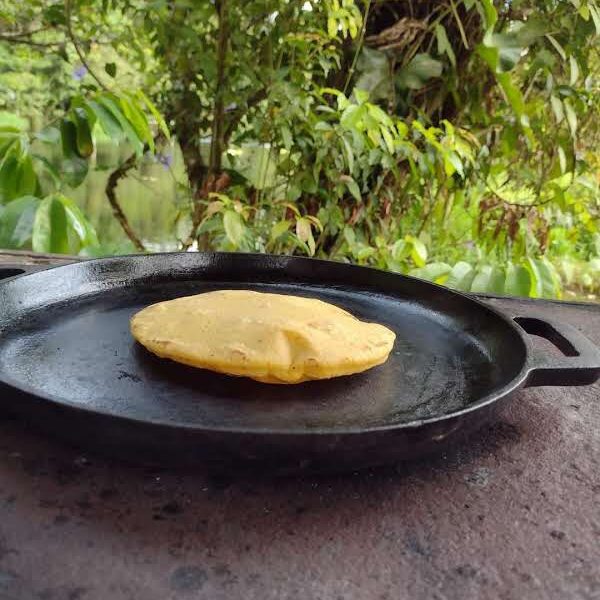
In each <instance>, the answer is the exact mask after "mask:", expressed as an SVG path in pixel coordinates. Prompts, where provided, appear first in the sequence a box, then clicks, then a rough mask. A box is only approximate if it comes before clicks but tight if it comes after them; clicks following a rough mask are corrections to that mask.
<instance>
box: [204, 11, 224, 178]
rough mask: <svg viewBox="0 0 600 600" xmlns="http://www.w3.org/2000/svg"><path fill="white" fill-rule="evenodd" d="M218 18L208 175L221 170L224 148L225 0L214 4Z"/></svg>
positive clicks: (215, 173)
mask: <svg viewBox="0 0 600 600" xmlns="http://www.w3.org/2000/svg"><path fill="white" fill-rule="evenodd" d="M216 8H217V12H218V16H219V34H218V37H217V52H216V54H217V82H216V90H215V102H214V108H213V125H212V139H211V143H210V163H209V165H208V173H209V175H213V176H215V175H217V174H218V173H219V171H220V170H221V158H222V154H223V146H224V133H225V127H224V122H223V121H224V116H225V103H224V96H225V89H224V85H225V61H226V58H227V44H228V42H229V15H228V12H227V10H228V6H227V0H220V1H219V2H218V3H217V4H216Z"/></svg>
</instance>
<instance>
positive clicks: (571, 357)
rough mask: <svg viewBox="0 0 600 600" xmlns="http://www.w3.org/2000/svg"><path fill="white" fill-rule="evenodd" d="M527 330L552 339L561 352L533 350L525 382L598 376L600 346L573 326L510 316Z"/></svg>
mask: <svg viewBox="0 0 600 600" xmlns="http://www.w3.org/2000/svg"><path fill="white" fill-rule="evenodd" d="M514 320H515V321H516V323H517V324H518V325H520V326H521V327H522V328H523V329H524V330H525V331H526V332H527V333H530V334H532V335H538V336H540V337H543V338H545V339H547V340H548V341H550V342H552V343H553V344H554V345H555V346H556V347H557V348H558V349H559V350H560V351H561V352H562V353H563V355H564V356H544V355H543V354H541V353H540V352H539V351H535V350H534V351H533V352H532V356H530V358H528V367H529V374H528V377H527V384H526V385H527V386H528V387H532V386H538V385H569V386H570V385H589V384H591V383H594V382H595V381H597V379H598V378H599V377H600V349H599V348H598V347H597V346H596V344H594V343H592V342H591V341H590V340H589V339H588V338H586V337H585V336H584V335H583V334H582V333H580V332H579V331H578V330H577V329H575V327H572V326H571V325H566V324H565V323H556V322H549V321H545V320H543V319H539V318H536V317H514Z"/></svg>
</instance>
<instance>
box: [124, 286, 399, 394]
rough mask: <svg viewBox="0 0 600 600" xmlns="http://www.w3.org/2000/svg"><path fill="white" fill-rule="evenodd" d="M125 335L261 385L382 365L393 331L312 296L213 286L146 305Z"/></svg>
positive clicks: (194, 364) (156, 350)
mask: <svg viewBox="0 0 600 600" xmlns="http://www.w3.org/2000/svg"><path fill="white" fill-rule="evenodd" d="M131 333H132V335H133V336H134V338H135V339H136V340H137V341H138V342H139V343H140V344H142V345H143V346H144V347H146V348H147V349H148V350H149V351H150V352H152V353H153V354H156V355H157V356H160V357H163V358H169V359H171V360H174V361H177V362H180V363H183V364H186V365H190V366H192V367H198V368H201V369H209V370H211V371H216V372H219V373H225V374H228V375H235V376H243V377H250V378H251V379H255V380H256V381H260V382H263V383H282V384H291V383H300V382H303V381H308V380H312V379H329V378H332V377H339V376H342V375H351V374H353V373H360V372H362V371H366V370H367V369H371V368H372V367H375V366H377V365H380V364H382V363H384V362H385V361H386V360H387V358H388V356H389V354H390V352H391V350H392V348H393V346H394V340H395V337H396V336H395V334H394V333H393V332H392V331H390V330H389V329H388V328H387V327H384V326H383V325H379V324H377V323H367V322H364V321H360V320H359V319H357V318H356V317H354V316H353V315H351V314H350V313H349V312H347V311H345V310H343V309H341V308H339V307H337V306H334V305H333V304H329V303H327V302H323V301H321V300H317V299H316V298H304V297H299V296H292V295H285V294H271V293H262V292H254V291H250V290H219V291H214V292H207V293H204V294H197V295H195V296H186V297H183V298H177V299H175V300H168V301H166V302H159V303H157V304H153V305H151V306H148V307H146V308H144V309H143V310H141V311H140V312H138V313H137V314H135V315H134V316H133V318H132V319H131Z"/></svg>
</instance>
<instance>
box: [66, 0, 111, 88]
mask: <svg viewBox="0 0 600 600" xmlns="http://www.w3.org/2000/svg"><path fill="white" fill-rule="evenodd" d="M65 20H66V25H67V35H68V36H69V39H70V40H71V43H72V44H73V48H75V52H77V56H79V60H80V61H81V64H82V65H83V66H84V67H85V68H86V69H87V71H88V73H89V74H90V75H91V76H92V78H93V79H94V81H96V83H97V84H98V85H99V86H100V87H101V88H102V89H103V90H106V91H108V88H107V87H106V86H105V85H104V83H102V81H100V79H99V78H98V76H97V75H96V73H94V70H93V69H92V68H91V67H90V65H89V63H88V62H87V60H86V58H85V56H84V54H83V52H82V51H81V49H80V48H79V44H78V43H77V38H76V37H75V34H74V33H73V27H72V25H71V0H65Z"/></svg>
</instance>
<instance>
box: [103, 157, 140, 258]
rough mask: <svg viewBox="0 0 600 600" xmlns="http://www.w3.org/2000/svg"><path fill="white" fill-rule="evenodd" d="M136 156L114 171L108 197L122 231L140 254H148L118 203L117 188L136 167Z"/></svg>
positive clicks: (107, 184) (109, 181)
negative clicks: (122, 179) (120, 181)
mask: <svg viewBox="0 0 600 600" xmlns="http://www.w3.org/2000/svg"><path fill="white" fill-rule="evenodd" d="M135 161H136V155H135V154H132V155H131V156H130V157H129V158H128V159H127V160H126V161H125V162H124V163H123V164H122V165H121V166H120V167H119V168H117V169H116V170H115V171H113V172H112V173H111V174H110V177H109V178H108V181H107V182H106V190H105V192H106V197H107V198H108V202H109V203H110V206H111V208H112V211H113V215H114V216H115V219H117V221H118V222H119V225H120V226H121V229H123V231H124V232H125V235H126V236H127V237H128V238H129V239H130V240H131V242H132V243H133V245H134V246H135V247H136V249H137V250H139V251H140V252H146V247H145V246H144V244H143V243H142V240H140V238H139V237H138V236H137V235H136V233H135V231H133V229H132V227H131V225H130V224H129V221H128V220H127V216H126V215H125V213H124V212H123V209H122V208H121V205H120V204H119V202H118V201H117V195H116V188H117V184H118V183H119V180H120V179H121V178H122V177H124V176H125V175H126V174H127V172H128V171H130V170H131V169H132V168H133V167H134V166H135Z"/></svg>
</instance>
